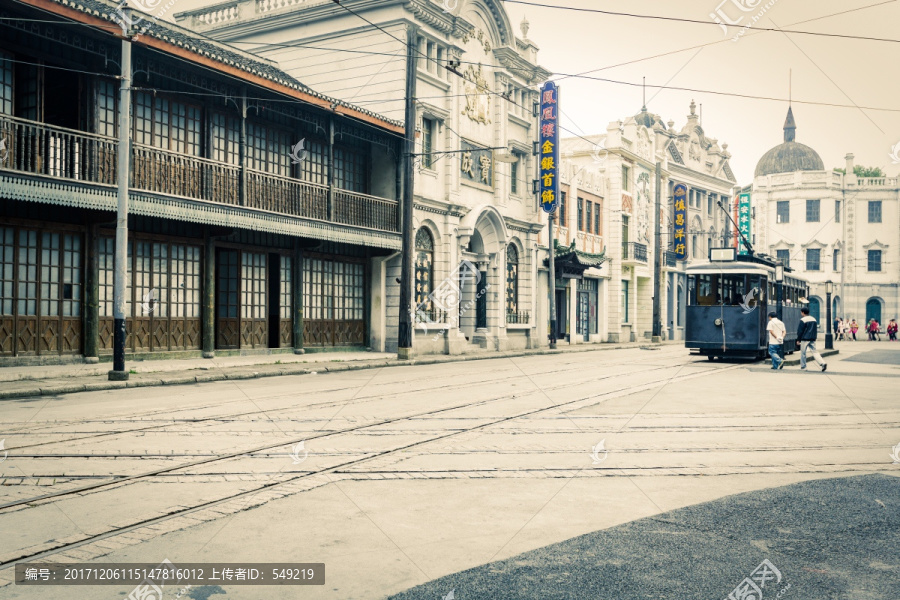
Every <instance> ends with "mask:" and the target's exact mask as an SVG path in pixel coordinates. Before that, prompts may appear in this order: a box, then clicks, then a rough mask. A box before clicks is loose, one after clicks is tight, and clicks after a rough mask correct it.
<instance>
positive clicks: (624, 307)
mask: <svg viewBox="0 0 900 600" xmlns="http://www.w3.org/2000/svg"><path fill="white" fill-rule="evenodd" d="M628 283H629V282H628V280H626V279H623V280H622V322H623V323H628Z"/></svg>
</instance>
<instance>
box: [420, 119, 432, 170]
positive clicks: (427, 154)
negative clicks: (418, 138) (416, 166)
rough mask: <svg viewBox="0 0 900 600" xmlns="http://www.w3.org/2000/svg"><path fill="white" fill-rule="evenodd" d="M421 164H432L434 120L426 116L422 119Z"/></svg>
mask: <svg viewBox="0 0 900 600" xmlns="http://www.w3.org/2000/svg"><path fill="white" fill-rule="evenodd" d="M422 166H423V167H425V168H426V169H431V168H432V167H433V166H434V121H433V120H431V119H428V118H425V119H422Z"/></svg>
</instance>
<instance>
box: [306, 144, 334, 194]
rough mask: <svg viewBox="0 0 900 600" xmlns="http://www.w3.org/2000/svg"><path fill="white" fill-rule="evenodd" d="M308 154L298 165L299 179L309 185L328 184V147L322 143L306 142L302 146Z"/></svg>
mask: <svg viewBox="0 0 900 600" xmlns="http://www.w3.org/2000/svg"><path fill="white" fill-rule="evenodd" d="M303 145H304V148H305V149H306V151H307V152H308V153H309V154H307V156H306V160H304V161H303V163H301V165H300V177H301V178H302V179H303V180H304V181H309V182H310V183H318V184H319V185H327V184H328V146H326V145H325V144H323V143H322V142H316V141H310V140H308V139H307V140H306V143H305V144H303Z"/></svg>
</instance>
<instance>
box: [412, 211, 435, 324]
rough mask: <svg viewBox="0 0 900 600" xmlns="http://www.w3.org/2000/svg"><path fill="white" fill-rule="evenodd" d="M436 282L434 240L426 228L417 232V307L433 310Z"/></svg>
mask: <svg viewBox="0 0 900 600" xmlns="http://www.w3.org/2000/svg"><path fill="white" fill-rule="evenodd" d="M433 281H434V238H433V237H431V232H430V231H428V229H426V228H425V227H422V228H420V229H419V231H418V232H416V306H417V307H420V308H421V309H424V310H431V309H432V308H433V307H432V305H431V298H429V296H430V295H431V291H432V284H433Z"/></svg>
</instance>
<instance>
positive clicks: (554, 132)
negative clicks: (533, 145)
mask: <svg viewBox="0 0 900 600" xmlns="http://www.w3.org/2000/svg"><path fill="white" fill-rule="evenodd" d="M558 115H559V88H558V87H556V84H555V83H553V82H552V81H548V82H547V83H545V84H544V86H543V87H542V88H541V130H540V134H541V137H540V139H541V142H540V157H541V164H540V174H541V208H543V209H544V212H546V213H552V212H553V211H555V210H556V207H557V206H559V125H558Z"/></svg>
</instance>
